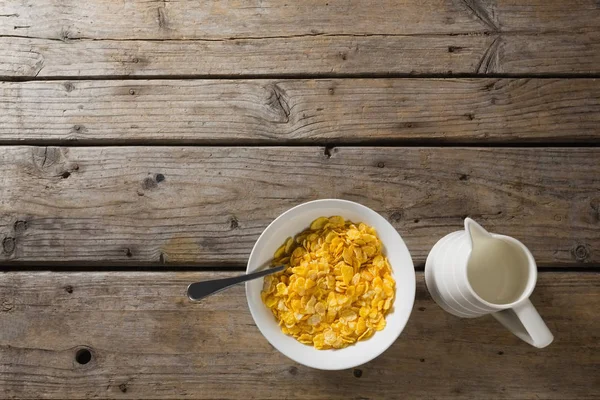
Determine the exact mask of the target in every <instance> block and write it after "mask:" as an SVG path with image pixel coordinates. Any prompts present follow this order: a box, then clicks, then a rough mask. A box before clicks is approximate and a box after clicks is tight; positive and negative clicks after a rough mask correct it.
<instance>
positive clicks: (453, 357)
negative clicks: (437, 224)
mask: <svg viewBox="0 0 600 400" xmlns="http://www.w3.org/2000/svg"><path fill="white" fill-rule="evenodd" d="M217 276H218V277H221V276H228V275H226V274H214V273H167V272H158V273H144V272H127V273H115V272H113V273H98V272H86V273H42V272H33V273H30V272H12V273H5V274H2V275H0V299H1V300H0V305H1V308H0V316H1V318H2V324H3V329H1V330H0V372H1V373H0V395H1V396H2V397H4V398H7V397H18V398H39V397H40V395H42V396H43V397H44V398H61V399H67V398H131V399H141V398H144V399H149V398H152V399H154V398H198V399H200V398H201V399H217V398H218V399H224V398H227V399H249V398H250V399H282V398H285V397H290V398H298V399H324V398H326V399H383V398H385V399H395V398H428V399H429V398H431V399H433V398H435V399H482V398H502V399H524V398H527V399H529V398H531V399H535V398H542V399H561V400H562V399H567V398H568V399H597V398H598V397H599V396H600V382H599V381H598V370H599V369H600V347H599V343H600V342H599V340H598V339H599V338H598V332H599V331H600V322H599V321H600V320H599V319H598V318H597V312H596V311H597V310H598V309H599V308H600V297H599V296H597V288H598V285H600V274H596V273H575V274H573V273H541V274H540V276H539V279H538V286H537V288H536V290H535V292H534V294H533V296H532V301H533V303H534V304H535V305H536V307H537V309H538V311H539V312H540V313H541V315H542V316H543V318H544V319H545V321H546V322H547V324H548V326H549V328H550V329H551V330H552V332H553V333H554V335H555V341H554V343H552V344H551V345H550V346H549V347H547V348H545V349H543V350H539V349H535V348H533V347H531V346H529V345H527V344H525V343H524V342H522V341H520V340H519V339H517V338H516V337H514V336H512V335H511V334H510V333H509V332H508V331H507V330H505V329H504V328H503V327H501V326H500V325H499V324H498V323H497V322H496V321H495V320H494V319H493V318H492V317H490V316H487V317H483V318H478V319H473V320H468V319H458V318H456V317H453V316H451V315H450V314H447V313H445V312H443V311H442V310H441V309H440V308H439V307H438V306H437V305H436V304H435V303H434V302H433V301H432V300H431V299H430V297H429V295H428V293H427V290H426V288H425V284H424V282H423V277H422V273H417V294H416V303H415V307H414V310H413V313H412V316H411V318H410V320H409V322H408V325H407V326H406V328H405V330H404V332H403V333H402V335H401V336H400V337H399V339H398V340H397V341H396V343H394V345H392V347H391V348H390V349H388V351H386V352H385V353H384V354H383V355H381V356H380V357H378V358H376V359H375V360H374V361H372V362H370V363H368V364H365V365H364V366H361V367H359V370H360V372H357V371H354V372H353V371H351V370H346V371H336V372H327V371H316V370H312V369H309V368H306V367H303V366H301V365H298V364H295V363H294V362H292V361H291V360H289V359H287V358H286V357H285V356H283V355H282V354H280V353H278V352H277V351H276V350H275V349H273V348H272V347H271V346H270V345H269V344H268V342H267V341H266V339H264V338H263V337H262V336H261V334H260V333H259V331H258V329H257V328H256V326H255V325H254V321H253V320H252V317H251V315H250V312H249V311H248V309H247V306H246V298H245V294H244V289H243V286H238V287H235V288H232V289H230V290H228V291H227V292H223V293H222V294H218V295H216V296H214V297H211V298H208V299H207V300H206V301H205V302H202V303H199V304H191V303H190V302H189V301H188V300H187V298H186V297H185V295H184V292H185V288H186V286H187V284H189V283H190V282H192V281H195V280H198V279H209V278H214V277H217ZM81 348H88V349H90V351H91V352H92V360H91V361H90V362H89V363H88V364H85V365H80V364H78V363H77V362H76V361H75V359H74V356H75V354H76V352H77V350H79V349H81ZM356 375H358V376H360V377H359V378H357V377H356Z"/></svg>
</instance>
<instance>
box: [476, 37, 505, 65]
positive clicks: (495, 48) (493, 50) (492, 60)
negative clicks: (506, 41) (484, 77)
mask: <svg viewBox="0 0 600 400" xmlns="http://www.w3.org/2000/svg"><path fill="white" fill-rule="evenodd" d="M500 44H501V37H500V35H498V36H496V38H495V39H494V40H493V41H492V43H490V46H489V47H488V48H487V50H486V51H485V53H483V56H482V57H481V60H479V63H478V64H477V67H476V68H475V73H476V74H489V73H493V72H495V71H496V69H497V67H498V65H499V63H500V62H499V58H500V52H499V50H500Z"/></svg>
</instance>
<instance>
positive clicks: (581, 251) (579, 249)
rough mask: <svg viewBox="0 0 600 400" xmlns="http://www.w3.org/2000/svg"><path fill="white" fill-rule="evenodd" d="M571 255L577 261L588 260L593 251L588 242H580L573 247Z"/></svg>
mask: <svg viewBox="0 0 600 400" xmlns="http://www.w3.org/2000/svg"><path fill="white" fill-rule="evenodd" d="M571 255H572V256H573V258H574V259H575V261H577V262H587V261H589V259H590V256H591V251H590V248H589V246H588V245H587V244H578V245H576V246H574V247H573V248H572V249H571Z"/></svg>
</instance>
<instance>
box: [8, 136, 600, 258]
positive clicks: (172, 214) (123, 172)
mask: <svg viewBox="0 0 600 400" xmlns="http://www.w3.org/2000/svg"><path fill="white" fill-rule="evenodd" d="M599 174H600V149H599V148H521V149H511V148H414V147H413V148H398V147H396V148H381V147H359V148H349V147H339V148H333V149H326V150H324V149H323V148H317V147H268V148H260V147H253V148H243V147H236V148H231V147H70V148H55V147H19V146H9V147H0V185H1V187H2V188H3V190H2V194H1V197H0V237H1V238H2V244H3V250H2V253H1V254H0V258H1V259H2V263H5V264H8V263H31V262H34V263H42V264H43V263H59V264H61V263H66V264H77V263H92V264H94V265H98V266H103V265H108V264H119V265H139V264H154V265H159V264H161V263H166V264H167V265H190V264H204V265H215V264H225V265H243V264H245V262H246V259H247V257H248V255H249V253H250V250H251V248H252V246H253V244H254V242H255V241H256V239H257V238H258V236H259V234H260V233H261V232H262V230H263V229H264V228H265V227H266V226H267V225H268V224H269V223H270V222H271V221H272V220H273V219H274V218H275V217H277V216H278V215H279V214H281V213H282V212H284V211H285V210H287V209H288V208H290V207H292V206H294V205H297V204H299V203H301V202H304V201H308V200H314V199H319V198H344V199H349V200H355V201H358V202H360V203H363V204H365V205H366V206H369V207H371V208H373V209H375V210H376V211H378V212H380V213H381V214H383V215H384V216H385V217H387V218H388V219H389V220H390V221H391V222H392V223H393V225H394V226H395V227H396V228H397V229H398V231H399V232H400V234H401V235H402V236H403V237H404V239H405V241H406V243H407V245H408V248H409V249H410V251H411V254H412V256H413V259H414V261H415V262H416V264H417V265H422V264H423V262H424V260H425V257H426V255H427V253H428V252H429V250H430V249H431V247H432V246H433V244H434V243H435V242H436V241H437V240H438V239H439V238H441V237H442V236H444V235H445V234H447V233H450V232H452V231H455V230H460V229H461V226H462V220H463V218H464V217H466V216H467V215H469V216H472V217H473V218H475V219H476V220H477V221H479V222H481V223H482V224H483V226H485V227H487V228H489V230H490V231H493V232H499V233H503V234H507V235H510V236H514V237H516V238H518V239H521V240H522V241H523V242H524V243H525V244H526V245H527V246H528V247H529V248H530V249H531V251H532V252H533V254H534V256H535V257H536V260H537V261H538V263H539V264H540V265H556V264H562V265H565V266H569V265H580V266H586V265H597V264H598V262H599V261H600V252H599V251H598V249H600V230H599V229H598V226H599V223H600V222H599V221H600V214H599V208H598V207H599V202H600V186H599V185H600V181H599V180H598V178H597V177H598V176H599Z"/></svg>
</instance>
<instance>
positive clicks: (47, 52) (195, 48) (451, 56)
mask: <svg viewBox="0 0 600 400" xmlns="http://www.w3.org/2000/svg"><path fill="white" fill-rule="evenodd" d="M599 43H600V35H599V34H596V33H564V34H531V35H525V34H516V35H510V36H503V37H502V38H499V37H498V36H497V35H491V36H483V35H459V36H454V35H451V36H436V35H432V36H429V35H425V36H385V35H384V36H365V37H362V36H314V37H313V36H308V37H292V38H272V39H268V40H264V39H231V40H223V41H197V40H184V41H180V40H164V41H163V40H159V41H147V40H142V41H129V40H101V41H97V40H85V39H84V40H73V41H67V42H62V41H55V40H46V39H31V38H13V37H10V38H2V37H0V53H1V54H4V55H5V56H3V57H1V58H0V77H2V76H4V77H24V78H27V77H38V78H43V77H57V76H58V77H82V76H84V77H91V76H107V77H108V76H114V75H117V76H159V75H202V76H214V77H217V76H231V75H265V76H266V75H303V74H313V75H323V74H325V75H329V76H331V75H348V74H399V73H403V74H493V73H511V74H529V75H544V74H552V73H564V74H580V73H581V74H593V73H600V67H599V65H600V44H599Z"/></svg>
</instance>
